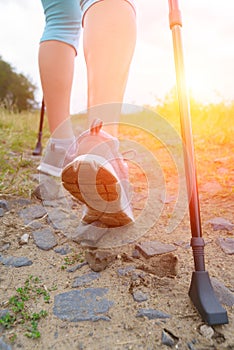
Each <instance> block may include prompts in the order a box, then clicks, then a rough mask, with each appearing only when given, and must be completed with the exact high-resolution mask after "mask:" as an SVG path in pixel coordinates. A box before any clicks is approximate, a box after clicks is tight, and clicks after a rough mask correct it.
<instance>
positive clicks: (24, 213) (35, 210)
mask: <svg viewBox="0 0 234 350" xmlns="http://www.w3.org/2000/svg"><path fill="white" fill-rule="evenodd" d="M46 214H47V211H46V210H45V208H44V207H43V206H42V205H32V206H30V207H27V208H24V209H22V210H21V211H20V213H19V216H20V217H21V218H22V219H23V220H24V224H25V225H27V224H29V223H30V222H31V221H33V220H35V219H40V218H42V217H43V216H44V215H46Z"/></svg>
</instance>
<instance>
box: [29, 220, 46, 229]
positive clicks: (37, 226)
mask: <svg viewBox="0 0 234 350" xmlns="http://www.w3.org/2000/svg"><path fill="white" fill-rule="evenodd" d="M27 226H28V227H30V228H31V229H33V230H39V229H40V228H41V227H42V226H43V224H42V223H41V222H40V221H32V222H30V223H29V224H28V225H27Z"/></svg>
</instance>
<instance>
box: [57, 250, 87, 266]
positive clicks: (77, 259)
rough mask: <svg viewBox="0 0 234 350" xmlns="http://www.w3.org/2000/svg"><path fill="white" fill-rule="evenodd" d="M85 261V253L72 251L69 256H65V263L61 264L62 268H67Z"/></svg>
mask: <svg viewBox="0 0 234 350" xmlns="http://www.w3.org/2000/svg"><path fill="white" fill-rule="evenodd" d="M82 262H84V253H83V252H81V253H72V254H71V255H69V256H65V258H64V264H63V265H62V266H61V270H65V269H66V268H67V267H68V266H70V265H74V264H75V263H82Z"/></svg>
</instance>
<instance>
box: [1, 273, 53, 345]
mask: <svg viewBox="0 0 234 350" xmlns="http://www.w3.org/2000/svg"><path fill="white" fill-rule="evenodd" d="M38 301H40V302H44V303H49V301H50V294H49V292H48V291H47V289H46V288H45V286H44V285H43V284H42V283H41V281H40V279H39V278H38V277H34V276H32V275H30V276H29V277H28V278H27V279H26V281H25V282H24V285H23V287H19V288H17V289H16V294H15V295H13V296H12V297H10V298H9V300H8V310H9V311H8V312H7V313H6V314H5V315H4V316H2V317H1V318H0V325H2V326H3V327H4V328H5V329H6V330H9V329H10V330H11V329H13V328H16V327H17V326H18V325H22V327H23V332H24V333H23V334H24V335H25V336H26V337H28V338H32V339H37V338H40V337H41V333H40V331H39V329H38V323H39V322H40V320H41V319H43V318H45V317H46V316H47V315H48V313H47V311H46V310H43V309H42V310H39V311H38V310H35V308H36V303H37V302H38ZM18 332H19V331H18ZM10 334H11V337H10V340H11V341H15V339H16V337H17V334H18V333H17V331H15V332H14V333H13V337H12V332H11V333H10Z"/></svg>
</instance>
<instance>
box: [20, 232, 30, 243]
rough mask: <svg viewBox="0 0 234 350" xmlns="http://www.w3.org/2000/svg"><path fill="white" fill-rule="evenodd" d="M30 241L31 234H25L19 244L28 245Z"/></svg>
mask: <svg viewBox="0 0 234 350" xmlns="http://www.w3.org/2000/svg"><path fill="white" fill-rule="evenodd" d="M28 240H29V234H28V233H25V234H23V236H21V237H20V241H19V244H20V245H24V244H27V243H28Z"/></svg>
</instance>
